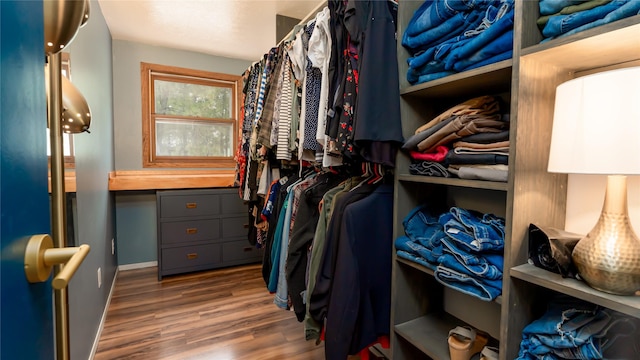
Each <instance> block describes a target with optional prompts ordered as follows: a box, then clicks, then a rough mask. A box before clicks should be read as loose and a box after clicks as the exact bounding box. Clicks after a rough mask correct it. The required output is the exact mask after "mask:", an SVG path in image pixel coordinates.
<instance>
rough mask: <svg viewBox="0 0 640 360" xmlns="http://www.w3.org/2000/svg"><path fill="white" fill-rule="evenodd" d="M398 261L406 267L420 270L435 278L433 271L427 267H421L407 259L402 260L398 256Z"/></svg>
mask: <svg viewBox="0 0 640 360" xmlns="http://www.w3.org/2000/svg"><path fill="white" fill-rule="evenodd" d="M396 260H397V261H398V262H399V263H401V264H405V265H407V266H410V267H412V268H414V269H417V270H420V271H422V272H423V273H425V274H428V275H431V276H433V270H431V269H429V268H428V267H426V266H423V265H420V264H418V263H417V262H413V261H411V260H407V259H404V258H401V257H397V256H396Z"/></svg>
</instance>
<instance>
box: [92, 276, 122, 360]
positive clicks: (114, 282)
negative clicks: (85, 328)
mask: <svg viewBox="0 0 640 360" xmlns="http://www.w3.org/2000/svg"><path fill="white" fill-rule="evenodd" d="M118 273H119V270H118V268H116V274H115V275H114V276H113V282H112V283H111V290H109V296H108V297H107V303H106V304H105V305H104V311H103V312H102V318H101V319H100V326H99V327H98V332H97V333H96V338H95V340H94V341H93V347H91V353H90V354H89V360H93V358H94V357H95V356H96V351H98V343H99V342H100V336H101V335H102V329H104V322H105V320H106V319H107V312H108V311H109V305H111V296H113V289H115V288H116V279H118Z"/></svg>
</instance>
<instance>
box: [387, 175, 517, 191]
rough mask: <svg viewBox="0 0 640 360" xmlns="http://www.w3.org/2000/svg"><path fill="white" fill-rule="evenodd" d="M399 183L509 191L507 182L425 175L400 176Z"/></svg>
mask: <svg viewBox="0 0 640 360" xmlns="http://www.w3.org/2000/svg"><path fill="white" fill-rule="evenodd" d="M398 180H399V181H406V182H417V183H429V184H439V185H449V186H459V187H467V188H475V189H487V190H498V191H507V183H506V182H497V181H484V180H466V179H458V178H443V177H436V176H423V175H411V174H398Z"/></svg>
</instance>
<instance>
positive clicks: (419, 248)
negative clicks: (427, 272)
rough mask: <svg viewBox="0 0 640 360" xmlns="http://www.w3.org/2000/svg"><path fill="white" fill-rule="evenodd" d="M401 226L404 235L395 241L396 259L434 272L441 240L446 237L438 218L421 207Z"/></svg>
mask: <svg viewBox="0 0 640 360" xmlns="http://www.w3.org/2000/svg"><path fill="white" fill-rule="evenodd" d="M402 225H403V226H404V232H405V234H406V235H405V236H400V237H398V238H397V239H396V240H395V246H396V250H397V255H398V257H401V258H403V259H407V260H409V261H413V262H415V263H418V264H421V265H423V266H425V267H427V268H429V269H431V270H435V269H436V267H437V266H438V259H439V258H440V256H442V242H441V240H442V239H443V238H446V237H447V235H446V234H445V233H444V228H443V227H442V225H441V224H440V222H439V221H438V216H435V215H433V213H432V211H431V210H430V208H429V207H428V206H426V205H421V206H418V207H416V208H414V209H413V210H411V211H410V212H409V214H407V216H405V218H404V220H403V221H402Z"/></svg>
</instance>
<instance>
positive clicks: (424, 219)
mask: <svg viewBox="0 0 640 360" xmlns="http://www.w3.org/2000/svg"><path fill="white" fill-rule="evenodd" d="M403 226H404V231H405V236H400V237H398V238H397V239H396V240H395V246H396V251H397V256H398V257H400V258H403V259H407V260H410V261H413V262H415V263H418V264H421V265H423V266H425V267H427V268H429V269H432V270H434V276H435V278H436V279H437V280H438V281H439V282H440V283H442V284H443V285H445V286H448V287H451V288H453V289H456V290H459V291H461V292H463V293H466V294H469V295H472V296H475V297H478V298H480V299H482V300H486V301H492V300H494V299H495V298H496V297H498V296H499V295H500V294H501V293H502V271H503V262H504V256H503V249H504V219H502V218H500V217H497V216H495V215H493V214H480V213H478V212H476V211H472V210H465V209H461V208H458V207H452V208H451V209H450V210H449V211H448V212H445V213H443V214H441V215H437V216H436V215H434V213H433V211H432V210H431V209H430V207H429V206H427V205H421V206H418V207H416V208H414V209H413V210H411V211H410V212H409V214H408V215H407V216H406V217H405V218H404V220H403Z"/></svg>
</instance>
